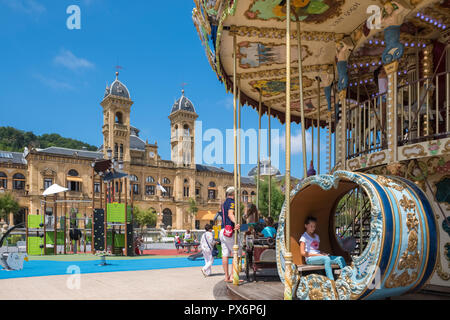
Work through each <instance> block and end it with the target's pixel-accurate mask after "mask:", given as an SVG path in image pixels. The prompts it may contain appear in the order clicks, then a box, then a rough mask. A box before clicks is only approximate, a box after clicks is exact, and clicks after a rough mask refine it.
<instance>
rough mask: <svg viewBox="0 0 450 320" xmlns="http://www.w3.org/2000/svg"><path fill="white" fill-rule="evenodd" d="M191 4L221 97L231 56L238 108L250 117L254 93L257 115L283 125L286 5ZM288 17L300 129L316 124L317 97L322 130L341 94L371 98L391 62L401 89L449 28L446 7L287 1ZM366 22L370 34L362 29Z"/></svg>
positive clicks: (416, 0)
mask: <svg viewBox="0 0 450 320" xmlns="http://www.w3.org/2000/svg"><path fill="white" fill-rule="evenodd" d="M194 2H195V8H194V10H193V21H194V24H195V26H196V28H197V31H198V33H199V37H200V39H201V41H202V43H203V46H204V47H205V50H206V54H207V58H208V60H209V62H210V64H211V66H212V68H213V70H214V71H215V72H216V74H217V77H218V79H219V80H220V81H222V82H223V83H224V84H225V88H226V90H228V91H230V90H232V88H233V70H234V63H235V61H234V55H233V52H234V50H235V52H236V58H237V59H236V60H237V61H236V77H237V82H238V83H237V86H238V88H239V90H240V96H241V102H240V103H241V104H242V105H244V104H246V105H249V106H251V107H253V108H254V109H256V110H257V109H258V106H259V98H260V90H261V93H262V101H261V103H262V110H263V112H264V113H267V112H268V107H269V105H270V107H271V114H272V115H273V116H275V117H277V118H278V119H279V120H280V121H281V122H282V123H284V117H285V115H284V112H285V109H286V103H285V101H286V99H285V87H286V84H285V83H286V80H285V79H286V1H285V0H195V1H194ZM369 6H376V7H377V8H379V13H380V14H379V17H375V18H374V19H372V18H371V15H372V14H371V13H370V11H369V13H367V12H368V10H367V9H368V7H369ZM291 9H292V10H291V21H292V23H291V61H290V62H291V72H292V74H291V79H292V80H291V84H292V87H291V92H292V93H291V99H292V100H291V102H292V103H293V104H292V103H291V110H292V114H291V119H292V121H295V122H297V123H299V122H300V119H301V117H300V115H301V112H300V106H299V105H300V103H299V94H298V92H299V90H300V88H299V70H298V67H299V63H298V56H299V52H298V41H297V25H299V26H300V41H301V59H302V74H303V99H304V100H303V102H304V108H305V109H304V111H305V115H306V119H305V126H306V127H309V126H310V125H311V124H312V120H313V119H314V120H315V119H317V116H318V111H319V108H318V107H319V106H318V103H319V101H318V100H319V99H318V98H319V97H318V96H319V95H320V120H321V122H320V124H321V125H322V126H325V125H326V121H327V120H328V117H330V116H331V117H332V121H334V120H333V119H334V117H335V112H334V111H335V110H334V109H335V106H336V101H338V100H339V99H338V91H340V90H342V88H343V87H345V88H346V98H347V99H349V100H353V101H356V100H357V99H358V98H359V101H364V100H367V99H370V98H371V97H373V96H374V95H376V94H377V93H378V91H377V90H378V88H377V78H376V75H377V74H378V73H377V72H379V70H380V68H381V67H382V66H383V65H384V64H386V63H388V62H389V61H394V60H398V61H399V68H398V70H399V74H398V79H399V80H398V81H399V83H405V81H406V79H407V77H406V75H407V72H408V70H411V69H414V67H413V66H412V65H413V64H414V63H416V62H417V59H418V57H419V58H420V59H422V58H423V54H424V51H426V50H427V48H428V46H430V45H432V43H433V41H436V40H437V38H438V37H439V36H440V35H442V34H443V32H442V31H443V30H445V29H446V28H447V26H449V27H450V0H392V1H384V0H354V1H350V0H291ZM370 19H372V20H373V21H372V20H371V21H372V22H373V24H374V25H375V26H376V27H374V28H369V27H368V23H367V21H368V20H370ZM377 19H378V20H377ZM378 22H379V24H377V23H378ZM444 34H445V32H444ZM234 41H235V42H234ZM233 44H235V46H236V47H235V48H233ZM418 51H419V53H418ZM331 87H333V89H330V88H331ZM319 88H320V89H319ZM334 88H336V89H334ZM307 104H308V105H309V107H307V106H306V105H307ZM328 111H329V112H328ZM315 125H316V124H315Z"/></svg>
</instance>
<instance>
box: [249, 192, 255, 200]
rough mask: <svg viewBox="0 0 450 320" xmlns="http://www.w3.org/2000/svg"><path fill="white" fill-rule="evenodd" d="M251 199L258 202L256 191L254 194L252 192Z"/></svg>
mask: <svg viewBox="0 0 450 320" xmlns="http://www.w3.org/2000/svg"><path fill="white" fill-rule="evenodd" d="M250 196H251V197H250V198H251V199H252V202H256V192H255V191H252V192H250Z"/></svg>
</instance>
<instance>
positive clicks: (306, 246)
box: [300, 217, 346, 280]
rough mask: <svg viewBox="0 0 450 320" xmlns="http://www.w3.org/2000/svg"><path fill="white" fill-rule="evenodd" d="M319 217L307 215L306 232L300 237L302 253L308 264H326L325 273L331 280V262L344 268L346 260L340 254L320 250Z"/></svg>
mask: <svg viewBox="0 0 450 320" xmlns="http://www.w3.org/2000/svg"><path fill="white" fill-rule="evenodd" d="M316 225H317V219H316V218H314V217H307V218H306V221H305V229H306V232H305V233H303V235H302V236H301V238H300V254H301V255H302V256H303V257H305V261H306V264H309V265H324V267H325V273H326V275H327V277H328V279H330V280H334V278H333V272H332V271H331V264H337V265H339V267H340V268H341V269H342V268H344V267H345V265H346V264H345V260H344V258H343V257H340V256H330V255H329V254H328V253H324V252H321V251H320V250H319V244H320V239H319V235H317V234H315V233H314V232H315V231H316Z"/></svg>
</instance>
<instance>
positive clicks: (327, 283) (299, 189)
mask: <svg viewBox="0 0 450 320" xmlns="http://www.w3.org/2000/svg"><path fill="white" fill-rule="evenodd" d="M355 188H361V190H362V192H364V193H365V194H366V195H367V199H368V203H365V202H361V205H360V206H359V207H358V206H356V207H355V209H359V212H357V214H358V215H359V217H360V219H362V218H363V215H362V214H363V213H365V212H368V213H369V215H368V217H367V218H368V219H369V225H370V232H369V237H368V239H367V242H366V243H364V242H363V237H362V236H361V237H359V239H358V241H357V242H358V243H359V244H360V245H361V246H363V247H361V252H360V253H359V254H357V255H350V254H349V253H348V252H346V251H344V250H343V248H342V247H341V246H340V244H339V241H338V239H337V236H338V235H337V232H336V228H337V227H336V222H335V214H336V209H337V207H338V204H339V201H340V200H341V199H342V198H343V197H344V196H346V195H347V194H348V192H350V191H352V190H353V189H355ZM291 196H292V201H291V202H290V206H291V208H290V209H291V216H290V220H291V221H290V228H289V230H286V228H285V221H286V216H285V212H286V207H285V206H286V204H285V206H284V207H283V209H282V212H281V215H280V224H279V228H278V232H277V264H278V272H279V275H280V279H281V281H282V282H283V283H284V282H285V281H286V279H285V272H286V265H285V253H286V246H285V233H286V237H290V238H291V244H292V246H293V248H292V249H291V252H292V254H293V262H294V263H293V264H292V278H291V281H292V283H293V292H292V294H293V297H296V298H298V299H302V300H305V299H317V298H320V299H327V300H328V299H337V300H349V299H382V298H386V297H390V296H396V295H401V294H404V293H407V292H414V291H416V290H418V289H420V288H421V287H422V286H423V285H424V283H426V282H427V280H428V279H429V278H430V276H431V275H432V273H433V271H434V268H435V265H436V262H437V246H438V236H437V232H436V227H437V226H436V223H435V218H434V213H433V210H432V208H431V205H430V202H429V200H428V199H427V197H426V196H425V194H424V193H423V191H422V190H421V189H420V188H418V187H417V186H416V185H415V184H414V183H412V182H410V181H408V180H406V179H404V178H400V177H394V176H381V175H372V174H365V173H356V172H348V171H336V172H335V173H334V174H333V175H317V176H312V177H309V178H307V179H305V180H304V181H303V182H302V183H300V184H298V185H297V186H296V187H295V189H294V190H293V191H292V192H291ZM367 206H368V207H367ZM309 215H314V216H315V217H316V218H317V219H318V221H317V231H316V232H317V233H318V234H319V236H320V240H321V242H320V246H321V250H323V251H324V252H328V253H330V254H333V255H340V256H343V257H344V258H345V260H346V261H347V266H346V267H345V268H344V269H342V270H341V272H340V275H339V276H338V278H337V279H335V281H332V280H329V279H328V278H327V277H325V276H323V275H319V274H309V275H306V276H302V275H301V274H300V273H301V271H303V268H304V267H305V264H304V261H302V257H301V256H300V254H299V252H300V251H299V244H298V239H299V238H300V236H301V234H303V232H304V231H305V228H304V221H305V219H306V217H307V216H309ZM361 222H362V221H361ZM322 268H323V267H322Z"/></svg>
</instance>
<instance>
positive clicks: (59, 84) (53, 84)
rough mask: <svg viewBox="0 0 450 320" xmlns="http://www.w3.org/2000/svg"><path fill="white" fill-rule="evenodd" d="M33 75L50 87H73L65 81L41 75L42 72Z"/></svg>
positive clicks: (66, 88) (67, 88) (71, 88)
mask: <svg viewBox="0 0 450 320" xmlns="http://www.w3.org/2000/svg"><path fill="white" fill-rule="evenodd" d="M33 77H34V78H36V79H37V80H39V81H40V82H41V83H42V84H44V85H46V86H47V87H50V88H52V89H64V90H73V89H75V88H74V87H73V86H72V85H71V84H69V83H67V82H64V81H60V80H56V79H53V78H48V77H46V76H43V75H42V74H35V75H33Z"/></svg>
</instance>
